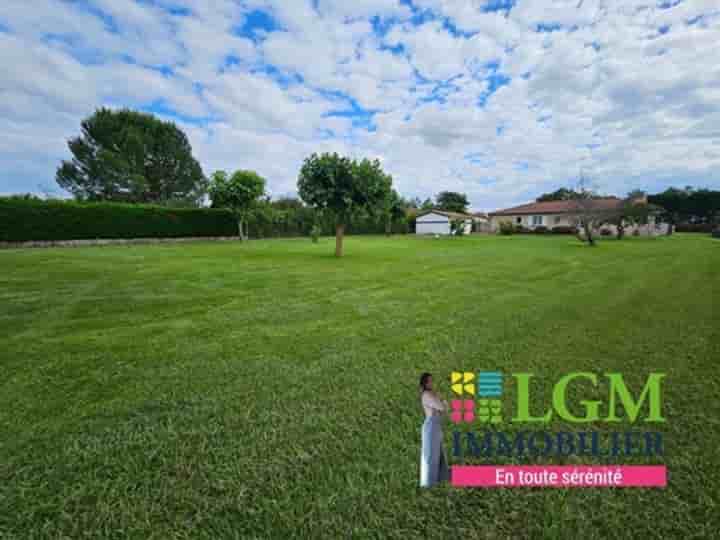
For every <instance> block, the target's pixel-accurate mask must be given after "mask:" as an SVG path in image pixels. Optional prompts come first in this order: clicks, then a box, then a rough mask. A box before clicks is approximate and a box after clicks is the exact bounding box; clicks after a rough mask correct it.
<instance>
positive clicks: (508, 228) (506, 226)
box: [498, 221, 515, 236]
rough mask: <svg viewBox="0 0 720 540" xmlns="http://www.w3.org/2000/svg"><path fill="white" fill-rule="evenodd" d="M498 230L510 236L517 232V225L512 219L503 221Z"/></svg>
mask: <svg viewBox="0 0 720 540" xmlns="http://www.w3.org/2000/svg"><path fill="white" fill-rule="evenodd" d="M498 231H499V232H500V234H503V235H505V236H510V235H511V234H514V233H515V225H513V224H512V222H510V221H501V222H500V226H499V229H498Z"/></svg>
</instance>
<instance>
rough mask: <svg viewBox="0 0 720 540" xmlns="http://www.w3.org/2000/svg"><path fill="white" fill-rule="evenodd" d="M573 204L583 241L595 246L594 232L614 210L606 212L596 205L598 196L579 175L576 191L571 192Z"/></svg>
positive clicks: (605, 221) (581, 175)
mask: <svg viewBox="0 0 720 540" xmlns="http://www.w3.org/2000/svg"><path fill="white" fill-rule="evenodd" d="M573 193H574V195H573V198H572V199H571V200H572V201H573V202H574V205H573V206H574V210H573V214H574V218H575V220H576V221H577V223H578V225H580V227H581V228H582V231H583V234H582V237H583V239H584V240H585V241H586V242H587V243H588V245H589V246H595V237H594V236H593V235H594V230H595V229H596V228H597V227H599V226H600V225H602V224H603V223H607V222H608V219H610V218H611V217H612V215H613V212H614V211H615V210H608V209H607V208H606V207H604V206H603V205H600V204H598V202H597V200H596V199H598V198H600V197H599V195H598V194H597V193H596V192H595V191H594V190H593V189H591V188H590V187H589V186H588V184H587V180H586V179H585V177H584V176H583V174H582V173H581V174H580V179H579V181H578V187H577V189H575V190H573Z"/></svg>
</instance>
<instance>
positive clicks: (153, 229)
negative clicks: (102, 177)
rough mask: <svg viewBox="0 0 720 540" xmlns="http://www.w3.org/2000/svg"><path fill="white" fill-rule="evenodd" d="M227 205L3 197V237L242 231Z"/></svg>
mask: <svg viewBox="0 0 720 540" xmlns="http://www.w3.org/2000/svg"><path fill="white" fill-rule="evenodd" d="M237 233H238V229H237V223H236V221H235V219H234V217H233V215H232V214H231V213H230V212H228V211H225V210H214V209H209V208H165V207H162V206H152V205H139V204H122V203H78V202H74V201H63V200H51V201H44V200H32V199H27V200H25V199H17V198H0V241H4V242H24V241H29V240H83V239H96V238H173V237H184V236H197V237H203V236H205V237H209V236H236V235H237Z"/></svg>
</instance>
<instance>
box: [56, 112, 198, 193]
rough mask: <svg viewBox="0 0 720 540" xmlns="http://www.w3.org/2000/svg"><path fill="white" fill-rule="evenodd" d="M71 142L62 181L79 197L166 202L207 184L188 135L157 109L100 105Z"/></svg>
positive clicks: (59, 180) (58, 176)
mask: <svg viewBox="0 0 720 540" xmlns="http://www.w3.org/2000/svg"><path fill="white" fill-rule="evenodd" d="M68 146H69V147H70V151H71V152H72V155H73V158H72V160H70V161H63V162H62V164H61V165H60V167H58V170H57V174H56V180H57V183H58V184H59V185H60V186H61V187H63V188H64V189H67V190H68V191H70V192H71V193H72V194H73V195H75V197H77V198H78V199H82V200H91V201H125V202H144V203H158V204H164V203H167V202H169V201H177V200H192V199H195V198H196V197H197V196H198V195H199V192H200V191H201V190H202V187H203V184H204V176H203V172H202V169H201V167H200V164H199V163H198V162H197V160H195V158H193V156H192V148H191V147H190V143H189V141H188V139H187V137H186V136H185V134H184V133H183V132H182V131H181V130H180V129H179V128H178V127H177V126H176V125H175V124H174V123H172V122H164V121H162V120H159V119H158V118H156V117H154V116H153V115H151V114H145V113H140V112H137V111H131V110H128V109H122V110H111V109H105V108H102V109H98V110H97V111H95V113H94V114H93V115H92V116H90V117H88V118H86V119H85V120H83V122H82V133H81V135H80V136H79V137H74V138H72V139H70V140H69V141H68Z"/></svg>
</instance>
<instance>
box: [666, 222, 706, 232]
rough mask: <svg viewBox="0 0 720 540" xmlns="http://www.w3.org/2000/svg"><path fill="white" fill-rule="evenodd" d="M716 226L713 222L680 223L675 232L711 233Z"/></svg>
mask: <svg viewBox="0 0 720 540" xmlns="http://www.w3.org/2000/svg"><path fill="white" fill-rule="evenodd" d="M714 228H715V226H714V225H713V224H712V223H678V224H677V225H676V226H675V232H689V233H711V232H713V229H714Z"/></svg>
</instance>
